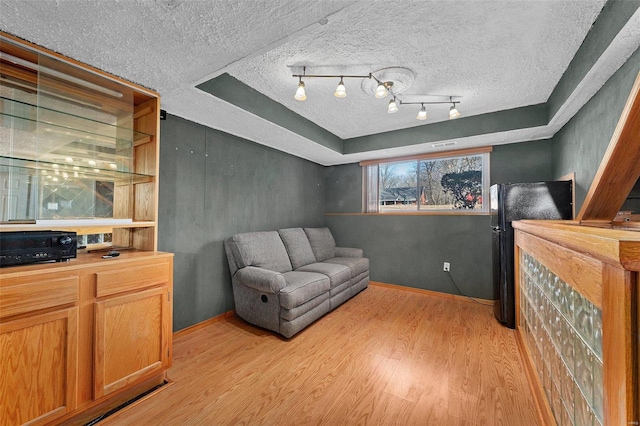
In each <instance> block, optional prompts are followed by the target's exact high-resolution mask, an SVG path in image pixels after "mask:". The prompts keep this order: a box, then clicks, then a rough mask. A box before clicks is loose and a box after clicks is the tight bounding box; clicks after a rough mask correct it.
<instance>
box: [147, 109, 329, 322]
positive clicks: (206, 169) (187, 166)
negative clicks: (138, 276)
mask: <svg viewBox="0 0 640 426" xmlns="http://www.w3.org/2000/svg"><path fill="white" fill-rule="evenodd" d="M161 132H162V143H161V148H160V206H159V213H158V214H159V231H158V248H159V250H162V251H169V252H173V253H175V263H174V295H175V297H174V303H173V305H174V324H173V328H174V330H180V329H182V328H185V327H188V326H190V325H193V324H196V323H198V322H201V321H204V320H207V319H209V318H211V317H214V316H217V315H220V314H222V313H224V312H226V311H229V310H231V309H234V305H233V295H232V290H231V278H230V276H229V267H228V265H227V261H226V257H225V254H224V248H223V243H222V242H223V240H224V239H225V238H228V237H230V236H231V235H233V234H235V233H239V232H248V231H260V230H275V229H278V228H286V227H295V226H322V225H323V213H324V205H325V202H324V197H325V188H324V174H323V167H322V166H320V165H317V164H314V163H311V162H309V161H306V160H302V159H300V158H297V157H293V156H291V155H289V154H285V153H282V152H280V151H276V150H273V149H271V148H267V147H264V146H262V145H258V144H255V143H253V142H250V141H247V140H244V139H241V138H237V137H234V136H231V135H229V134H226V133H222V132H219V131H216V130H213V129H210V128H206V127H204V126H201V125H198V124H195V123H193V122H190V121H187V120H184V119H181V118H178V117H174V116H171V115H169V116H168V119H167V120H166V121H162V122H161Z"/></svg>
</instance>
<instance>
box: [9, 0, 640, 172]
mask: <svg viewBox="0 0 640 426" xmlns="http://www.w3.org/2000/svg"><path fill="white" fill-rule="evenodd" d="M604 3H605V0H580V1H566V0H548V1H537V0H536V1H525V0H501V1H447V0H438V1H417V0H394V1H391V0H388V1H382V0H377V1H329V0H314V1H312V0H270V1H263V0H233V1H231V0H207V1H204V0H203V1H199V0H112V1H104V0H93V1H89V0H0V29H1V30H3V31H7V32H9V33H12V34H15V35H17V36H20V37H23V38H25V39H27V40H30V41H32V42H35V43H37V44H40V45H43V46H45V47H47V48H49V49H52V50H55V51H58V52H60V53H63V54H65V55H68V56H70V57H73V58H75V59H78V60H80V61H84V62H86V63H89V64H91V65H93V66H96V67H98V68H101V69H104V70H105V71H108V72H111V73H113V74H116V75H119V76H121V77H123V78H126V79H128V80H131V81H134V82H137V83H139V84H142V85H144V86H147V87H151V88H153V89H155V90H157V91H158V92H159V93H160V94H161V96H162V107H163V108H164V109H166V110H167V111H168V112H169V113H171V114H175V115H178V116H181V117H184V118H186V119H189V120H192V121H195V122H198V123H201V124H204V125H207V126H209V127H213V128H216V129H220V130H223V131H226V132H228V133H231V134H235V135H238V136H241V137H244V138H247V139H250V140H253V141H255V142H258V143H261V144H265V145H268V146H272V147H274V148H277V149H280V150H283V151H285V152H289V153H292V154H294V155H297V156H300V157H303V158H307V159H310V160H312V161H315V162H318V163H320V164H325V165H328V164H339V163H347V162H354V161H359V160H362V159H367V158H377V157H383V156H392V155H404V154H413V153H416V152H418V151H424V150H425V149H426V147H424V146H420V145H411V146H405V147H396V148H393V149H385V150H378V151H373V152H366V153H362V154H358V153H353V154H348V155H343V154H341V153H338V152H335V151H332V150H330V149H328V148H326V147H323V146H321V145H319V144H317V143H314V142H313V141H312V140H310V139H307V138H305V137H302V136H300V135H299V134H296V133H294V132H292V131H290V130H287V129H286V128H283V127H281V126H279V125H277V124H274V123H272V122H270V121H268V120H265V119H264V118H261V117H260V116H259V114H253V113H250V112H247V111H245V110H243V109H241V108H238V107H237V106H235V105H233V104H232V103H228V102H225V101H223V100H221V99H219V98H216V97H214V96H212V95H210V94H208V93H205V92H203V91H201V90H198V89H196V87H195V86H196V85H198V84H200V83H202V82H205V81H207V80H209V79H211V78H214V77H216V76H218V75H220V74H222V73H229V74H230V75H232V76H234V77H236V78H237V79H239V80H240V81H242V82H244V83H245V84H247V85H248V86H251V87H252V88H254V89H255V90H257V91H258V92H261V93H263V94H264V95H266V96H267V97H269V98H271V99H272V100H274V101H276V102H278V103H281V104H283V105H284V106H286V107H287V108H289V109H291V110H292V111H293V112H295V113H297V114H299V115H301V116H303V117H305V118H307V119H308V120H311V121H312V122H314V123H316V124H317V125H319V126H320V127H323V128H325V129H326V130H328V131H330V132H332V133H334V134H335V135H337V136H339V137H340V138H343V139H344V138H350V137H353V136H360V135H368V134H372V133H379V132H385V131H392V130H397V129H403V128H408V127H412V126H418V125H424V126H425V129H429V125H430V124H431V123H434V122H438V121H442V120H445V119H446V117H447V111H448V106H447V105H444V106H440V107H436V106H432V107H429V109H428V112H429V116H430V118H429V120H427V121H426V122H420V121H417V120H416V119H415V115H416V113H417V110H418V107H416V106H401V107H400V111H399V112H398V113H397V114H393V115H389V114H387V113H386V104H387V102H388V100H380V99H375V98H373V97H372V96H371V95H370V94H365V93H364V92H363V91H362V90H361V88H360V82H359V81H357V80H345V83H346V84H347V92H348V96H347V98H346V99H336V98H334V97H333V90H334V89H335V86H336V84H337V81H333V80H330V81H325V80H321V79H315V80H308V81H307V94H308V99H307V101H305V102H303V103H300V102H296V101H295V100H293V94H294V92H295V88H296V85H297V81H296V79H294V78H292V77H291V73H292V72H294V71H295V72H297V71H299V66H302V65H306V66H308V67H310V68H309V70H308V72H318V73H321V72H322V73H324V72H329V73H332V74H333V73H336V74H341V73H358V74H360V73H363V72H364V73H365V74H366V73H368V72H370V71H376V70H378V69H380V68H386V67H395V66H400V67H406V68H409V69H410V70H411V71H413V73H414V75H415V79H414V81H413V83H412V85H411V86H410V87H409V88H408V89H407V90H406V91H405V92H404V93H403V95H402V96H403V99H404V100H406V101H415V100H421V99H422V96H423V95H446V96H449V95H454V96H458V97H460V98H459V99H460V101H461V104H460V106H459V109H460V111H461V112H462V114H463V117H470V116H474V115H478V114H483V113H489V112H493V111H499V110H504V109H511V108H516V107H522V106H528V105H535V104H539V103H544V102H546V101H547V100H548V98H549V96H550V94H551V93H552V91H553V90H554V88H555V86H556V84H557V83H558V81H559V80H560V78H561V77H562V75H563V73H564V71H565V70H566V69H567V66H568V65H569V63H570V62H571V60H572V58H573V56H574V55H575V53H576V51H577V50H578V48H579V47H580V45H581V44H582V42H583V40H584V38H585V36H586V35H587V33H588V31H589V29H590V28H591V25H592V24H593V22H594V21H595V20H596V18H597V17H598V15H599V13H600V11H601V9H602V7H603V5H604ZM638 15H639V14H638V13H635V15H634V18H633V20H632V21H633V22H631V21H630V24H628V25H627V26H626V27H625V34H623V35H622V36H619V37H617V38H616V39H615V40H614V42H613V43H612V46H616V49H613V48H609V49H607V51H606V52H605V54H604V55H603V58H604V60H602V61H598V62H597V63H596V66H594V70H592V72H590V73H589V74H588V75H587V76H586V77H585V79H584V82H583V83H581V84H580V86H579V89H580V90H579V91H578V90H576V92H575V93H573V94H572V95H571V96H570V97H569V100H570V101H571V102H567V103H566V104H565V105H563V107H562V108H561V110H560V111H559V112H558V114H557V115H556V116H555V117H553V120H552V122H551V123H550V124H549V125H547V126H542V127H534V128H530V129H520V130H517V131H513V132H502V133H500V134H494V135H479V136H477V137H468V138H465V139H461V140H458V145H457V147H458V148H464V147H466V146H475V145H479V144H485V145H486V144H499V143H507V142H518V141H523V140H531V139H539V138H545V137H550V136H552V135H553V133H555V131H557V130H558V129H559V128H560V126H561V125H562V124H564V123H565V122H566V121H567V120H568V119H569V118H570V117H571V116H572V115H573V114H574V113H575V112H576V111H577V110H578V109H579V108H580V107H581V106H582V105H583V104H584V102H586V101H587V100H588V99H589V98H590V96H592V95H593V93H595V91H597V89H598V88H599V87H600V86H601V85H602V84H604V82H606V79H608V77H609V76H610V75H611V74H612V73H613V72H615V70H616V69H617V68H618V67H619V66H620V65H621V64H622V63H624V60H626V58H627V57H628V56H629V55H630V54H631V53H632V52H633V51H634V50H635V49H636V48H637V47H638V44H639V43H640V42H639V41H638V40H640V34H639V33H640V30H639V28H640V17H639V16H638ZM621 33H622V32H621ZM620 46H621V47H620ZM618 47H619V48H618ZM618 50H619V51H620V52H618ZM320 66H323V67H324V68H313V67H320ZM461 120H462V119H461ZM425 123H426V124H425Z"/></svg>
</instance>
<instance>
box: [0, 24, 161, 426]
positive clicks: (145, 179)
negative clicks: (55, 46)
mask: <svg viewBox="0 0 640 426" xmlns="http://www.w3.org/2000/svg"><path fill="white" fill-rule="evenodd" d="M0 53H1V55H0V191H4V192H1V193H0V199H4V200H9V201H6V202H5V203H4V204H2V205H0V222H3V223H2V224H0V238H1V237H2V233H5V232H12V231H35V230H60V231H73V232H76V233H78V234H79V235H89V234H106V233H110V234H112V241H113V244H114V245H115V246H119V247H127V248H129V250H123V251H122V253H121V255H120V256H119V257H117V258H113V259H103V258H102V257H101V255H100V254H97V253H78V257H77V258H76V259H72V260H70V261H68V262H64V263H39V264H31V265H21V266H11V267H4V268H2V269H0V359H2V360H3V362H0V377H2V380H1V385H0V424H12V425H13V424H30V425H41V424H58V423H70V424H82V423H86V422H88V421H89V420H91V419H92V418H94V417H96V416H98V415H100V414H102V413H104V412H106V411H109V410H110V409H112V408H114V407H117V406H119V405H120V404H122V403H124V402H126V401H128V400H130V399H131V398H133V397H135V396H137V395H139V394H141V393H143V392H145V391H147V390H149V389H151V388H153V387H155V386H157V385H159V384H162V383H163V382H164V381H165V379H166V370H167V369H168V368H169V367H170V366H171V358H172V346H171V344H172V340H171V329H172V294H171V293H172V291H173V290H172V288H173V255H172V254H170V253H161V252H158V251H157V223H158V222H157V220H158V215H157V212H158V178H157V177H158V163H159V116H160V114H159V113H160V110H159V107H160V97H159V95H158V94H157V93H155V92H153V91H152V90H149V89H146V88H144V87H141V86H139V85H136V84H133V83H129V82H127V81H124V80H122V79H120V78H118V77H114V76H112V75H109V74H107V73H105V72H103V71H100V70H97V69H95V68H92V67H90V66H88V65H85V64H82V63H79V62H77V61H75V60H73V59H70V58H66V57H63V56H62V55H60V54H57V53H55V52H52V51H49V50H46V49H43V48H40V47H38V46H35V45H33V44H30V43H28V42H25V41H23V40H20V39H18V38H16V37H13V36H11V35H9V34H5V33H1V32H0ZM10 220H12V221H15V220H17V221H25V222H28V221H31V222H34V221H35V222H36V223H17V222H16V223H7V222H8V221H10ZM46 220H55V224H54V225H52V224H51V223H50V222H46Z"/></svg>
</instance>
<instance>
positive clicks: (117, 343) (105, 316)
mask: <svg viewBox="0 0 640 426" xmlns="http://www.w3.org/2000/svg"><path fill="white" fill-rule="evenodd" d="M168 293H169V292H168V289H167V287H160V288H153V289H150V290H145V291H141V292H138V293H134V294H125V295H121V296H112V297H109V298H106V299H104V300H102V301H98V302H96V320H95V321H96V322H95V327H96V330H95V351H94V368H95V377H94V379H95V383H94V386H95V388H94V392H95V395H94V397H95V398H96V399H98V398H100V397H102V396H104V395H107V394H110V393H111V392H114V391H116V390H118V389H120V388H123V387H125V386H127V385H129V384H132V383H134V382H136V381H138V380H139V379H143V378H144V377H147V376H151V375H153V374H158V373H160V372H162V371H163V370H164V368H165V367H166V366H167V365H168V360H169V350H170V345H169V343H170V342H169V339H170V332H169V330H170V327H171V325H170V324H169V322H170V320H171V315H170V311H169V309H170V306H169V300H168V296H169V294H168Z"/></svg>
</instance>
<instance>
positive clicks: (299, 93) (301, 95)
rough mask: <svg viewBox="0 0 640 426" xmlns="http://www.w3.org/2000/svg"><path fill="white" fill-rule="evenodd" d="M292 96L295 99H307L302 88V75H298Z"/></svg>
mask: <svg viewBox="0 0 640 426" xmlns="http://www.w3.org/2000/svg"><path fill="white" fill-rule="evenodd" d="M293 98H294V99H295V100H296V101H304V100H306V99H307V92H306V91H305V90H304V81H302V77H300V83H298V90H296V95H295V96H294V97H293Z"/></svg>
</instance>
